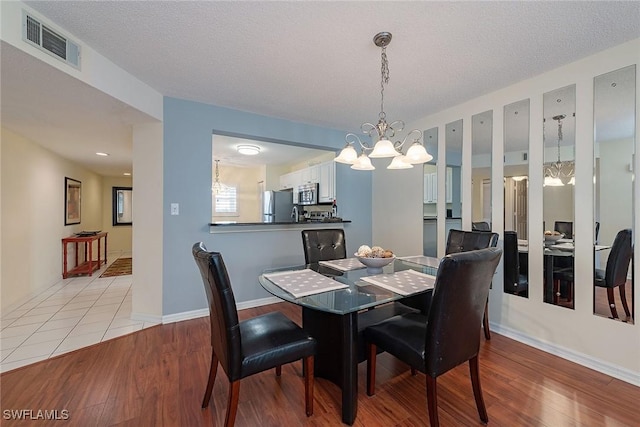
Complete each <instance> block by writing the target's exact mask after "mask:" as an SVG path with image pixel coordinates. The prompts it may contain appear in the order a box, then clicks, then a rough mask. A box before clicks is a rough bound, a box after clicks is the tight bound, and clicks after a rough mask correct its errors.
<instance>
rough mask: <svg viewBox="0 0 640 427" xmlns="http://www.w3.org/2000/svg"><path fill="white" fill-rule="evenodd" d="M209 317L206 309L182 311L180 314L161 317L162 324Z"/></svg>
mask: <svg viewBox="0 0 640 427" xmlns="http://www.w3.org/2000/svg"><path fill="white" fill-rule="evenodd" d="M208 315H209V309H208V308H201V309H199V310H191V311H184V312H182V313H174V314H167V315H166V316H162V324H163V325H164V324H166V323H174V322H182V321H183V320H191V319H197V318H199V317H205V316H208Z"/></svg>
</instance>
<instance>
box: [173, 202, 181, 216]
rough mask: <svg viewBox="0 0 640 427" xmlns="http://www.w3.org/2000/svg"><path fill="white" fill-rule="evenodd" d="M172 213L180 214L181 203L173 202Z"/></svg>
mask: <svg viewBox="0 0 640 427" xmlns="http://www.w3.org/2000/svg"><path fill="white" fill-rule="evenodd" d="M171 215H180V205H179V204H178V203H171Z"/></svg>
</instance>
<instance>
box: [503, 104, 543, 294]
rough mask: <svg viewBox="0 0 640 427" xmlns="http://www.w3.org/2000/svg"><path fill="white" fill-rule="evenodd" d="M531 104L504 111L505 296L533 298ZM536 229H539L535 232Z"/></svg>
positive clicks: (518, 105)
mask: <svg viewBox="0 0 640 427" xmlns="http://www.w3.org/2000/svg"><path fill="white" fill-rule="evenodd" d="M528 209H529V100H528V99H523V100H522V101H518V102H514V103H513V104H509V105H506V106H505V107H504V229H505V232H504V255H503V256H504V292H505V293H508V294H513V295H519V296H522V297H527V298H528V297H529V243H528V239H529V235H528V223H529V222H528V219H527V215H528ZM534 229H536V228H534Z"/></svg>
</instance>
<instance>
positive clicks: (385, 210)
mask: <svg viewBox="0 0 640 427" xmlns="http://www.w3.org/2000/svg"><path fill="white" fill-rule="evenodd" d="M631 64H640V39H636V40H633V41H631V42H628V43H624V44H622V45H619V46H616V47H614V48H611V49H608V50H606V51H603V52H600V53H598V54H596V55H593V56H590V57H587V58H584V59H582V60H580V61H576V62H573V63H571V64H568V65H566V66H563V67H560V68H558V69H556V70H552V71H550V72H548V73H545V74H542V75H540V76H537V77H534V78H531V79H528V80H525V81H522V82H520V83H517V84H514V85H511V86H509V87H506V88H504V89H501V90H498V91H496V92H493V93H490V94H487V95H484V96H481V97H479V98H476V99H473V100H470V101H468V102H465V103H463V104H460V105H457V106H455V107H452V108H450V109H447V110H444V111H441V112H439V113H437V114H434V115H431V116H428V117H425V118H424V119H421V120H419V121H417V122H415V123H410V124H408V126H407V128H408V129H412V128H419V129H430V128H432V127H435V126H437V127H439V135H443V134H444V126H445V124H446V123H449V122H452V121H454V120H457V119H460V118H462V119H463V120H464V126H465V127H467V129H468V128H469V127H470V125H471V117H472V116H473V115H474V114H477V113H479V112H483V111H487V110H489V109H493V111H499V112H502V111H503V107H504V106H505V105H508V104H510V103H513V102H516V101H520V100H522V99H530V123H531V124H532V125H531V127H530V135H529V139H530V141H531V149H530V152H529V164H530V165H531V167H530V169H529V171H530V172H529V224H530V228H531V227H534V228H533V230H538V229H541V226H540V225H541V224H542V221H543V209H542V202H543V192H542V188H543V186H542V181H543V176H542V163H543V147H542V125H541V124H542V117H543V114H542V98H543V94H544V93H545V92H549V91H552V90H554V89H557V88H560V87H564V86H567V85H570V84H576V140H580V141H583V144H582V146H581V149H580V150H578V151H577V152H576V181H577V183H576V186H575V198H576V208H577V209H578V208H579V213H580V214H579V215H576V218H575V223H574V232H575V234H576V251H575V265H576V283H577V284H578V285H577V287H578V289H577V290H576V295H575V310H569V309H566V308H562V307H557V306H554V305H551V304H545V303H543V302H542V295H543V254H542V245H543V236H542V233H529V244H530V248H540V249H539V250H537V251H536V250H531V249H530V254H529V257H530V258H529V280H530V290H529V295H530V297H529V298H528V299H527V298H521V297H516V296H512V295H506V294H504V293H503V292H502V289H501V287H500V286H494V287H493V290H492V291H491V294H490V304H489V309H490V320H491V323H492V325H493V328H494V330H495V331H498V332H499V333H502V334H506V335H508V336H511V337H513V338H515V339H518V340H521V341H524V342H527V343H530V344H532V345H534V346H537V347H540V348H543V349H545V350H546V351H549V352H553V353H555V354H559V355H561V356H563V357H566V358H568V359H570V360H574V361H577V362H579V363H582V364H584V365H587V366H590V367H593V368H595V369H598V370H600V371H602V372H605V373H608V374H610V375H613V376H616V377H618V378H621V379H623V380H625V381H629V382H632V383H635V384H640V326H639V325H638V324H637V323H638V322H637V321H636V324H635V325H631V324H626V323H622V322H616V321H612V320H610V319H605V318H602V317H599V316H594V315H593V289H592V285H591V283H592V281H593V278H592V268H593V253H592V239H593V208H592V206H593V185H592V182H593V181H592V175H593V134H594V132H593V78H594V77H595V76H598V75H600V74H604V73H607V72H610V71H613V70H616V69H619V68H622V67H625V66H628V65H631ZM639 69H640V67H637V68H636V70H639ZM639 80H640V79H636V81H639ZM636 90H637V93H638V94H640V85H636ZM638 99H640V95H638V96H637V97H636V103H637V102H638ZM636 113H637V115H638V118H637V120H636V135H640V131H639V123H640V108H636ZM536 123H540V126H536V125H535V124H536ZM502 124H503V120H502V114H496V115H494V130H493V144H494V146H493V153H492V194H493V200H492V205H493V209H492V220H493V221H492V223H493V228H494V231H497V232H499V233H500V234H502V232H503V206H504V200H503V199H504V197H503V194H502V193H503V189H502V182H503V172H502V171H503V128H502ZM464 133H468V132H464ZM465 149H470V147H466V146H465ZM438 151H439V152H444V141H442V140H441V138H439V146H438ZM636 151H637V148H636ZM637 157H638V156H636V159H635V163H636V164H635V170H637V168H638V162H639V160H638V159H637ZM441 163H442V162H440V163H439V164H438V173H439V175H440V177H442V176H444V173H445V170H444V165H442V164H441ZM470 163H471V162H464V164H465V165H466V168H465V169H467V170H466V175H465V171H463V195H466V194H469V195H470V194H471V180H470V171H469V170H468V168H470ZM375 172H378V170H376V171H375ZM398 177H399V176H398ZM466 177H468V178H469V179H467V178H466ZM406 178H407V180H406V181H404V182H402V181H401V180H400V179H399V178H397V179H396V180H394V182H393V184H394V187H393V188H403V189H404V188H410V187H412V186H414V187H418V186H419V187H420V188H421V187H422V186H421V184H419V183H418V180H417V179H413V177H412V176H407V177H406ZM374 180H375V181H374V183H375V185H374V188H375V189H376V190H379V189H381V188H383V187H382V185H384V184H381V183H380V181H379V180H377V178H376V177H375V175H374ZM440 181H441V180H439V183H438V184H439V186H440ZM443 184H444V183H443ZM384 188H385V189H386V190H387V191H377V192H376V197H374V199H375V200H376V205H375V209H374V218H373V221H374V224H380V223H381V222H383V221H384V220H385V218H389V217H392V215H393V214H394V213H395V212H397V211H409V212H411V211H414V209H415V208H414V207H413V204H415V201H413V200H405V201H403V200H399V199H398V197H397V196H396V194H395V193H394V191H392V190H393V188H391V187H388V186H387V187H384ZM442 189H443V188H442V186H440V190H442ZM634 191H635V195H634V197H635V200H636V202H635V206H636V211H637V210H638V209H637V207H638V201H639V200H640V197H639V189H638V186H637V187H636V188H635V190H634ZM411 194H412V193H411ZM628 196H629V198H630V197H631V195H630V194H629V195H628ZM407 197H410V195H409V194H408V195H407ZM411 197H413V196H411ZM415 197H422V196H421V195H420V196H417V195H416V196H415ZM466 200H468V199H466ZM391 207H392V208H391ZM443 208H444V207H441V206H439V208H438V215H439V219H440V221H438V226H439V227H440V225H441V223H444V221H442V219H443V218H442V217H443V216H444V209H443ZM577 209H576V210H577ZM415 212H416V214H415V215H416V216H418V215H420V214H421V213H422V209H420V208H418V209H417V210H415ZM470 216H471V212H470V210H464V211H463V224H469V223H470ZM634 221H635V229H636V230H638V226H639V225H640V215H636V218H635V219H634ZM404 224H410V222H407V223H403V222H400V223H397V225H396V227H398V228H403V226H404ZM536 224H540V225H536ZM442 225H443V224H442ZM439 231H440V230H439ZM374 233H375V227H374ZM403 235H404V236H405V238H406V239H409V240H413V241H414V242H415V241H416V240H419V239H420V238H421V235H420V234H419V233H415V234H411V233H406V232H403ZM636 236H637V233H636ZM438 238H439V248H443V247H444V239H446V236H445V235H444V234H443V233H440V232H439V233H438ZM636 239H637V237H636ZM636 243H637V242H636ZM407 244H408V245H409V244H410V243H407ZM439 253H441V252H439ZM496 282H498V283H501V282H502V268H501V267H499V270H498V274H497V275H496ZM581 284H585V285H584V289H583V285H581ZM635 294H636V295H635V298H636V300H635V306H636V307H638V292H636V293H635ZM636 310H637V309H636ZM636 316H637V311H636ZM612 349H619V351H612Z"/></svg>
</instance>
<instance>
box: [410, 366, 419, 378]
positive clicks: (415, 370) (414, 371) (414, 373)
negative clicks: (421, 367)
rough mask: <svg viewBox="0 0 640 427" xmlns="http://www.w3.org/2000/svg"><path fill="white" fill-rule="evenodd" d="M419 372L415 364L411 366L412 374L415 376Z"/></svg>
mask: <svg viewBox="0 0 640 427" xmlns="http://www.w3.org/2000/svg"><path fill="white" fill-rule="evenodd" d="M417 374H418V370H417V369H416V368H414V367H413V366H412V367H411V375H412V376H415V375H417Z"/></svg>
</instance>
